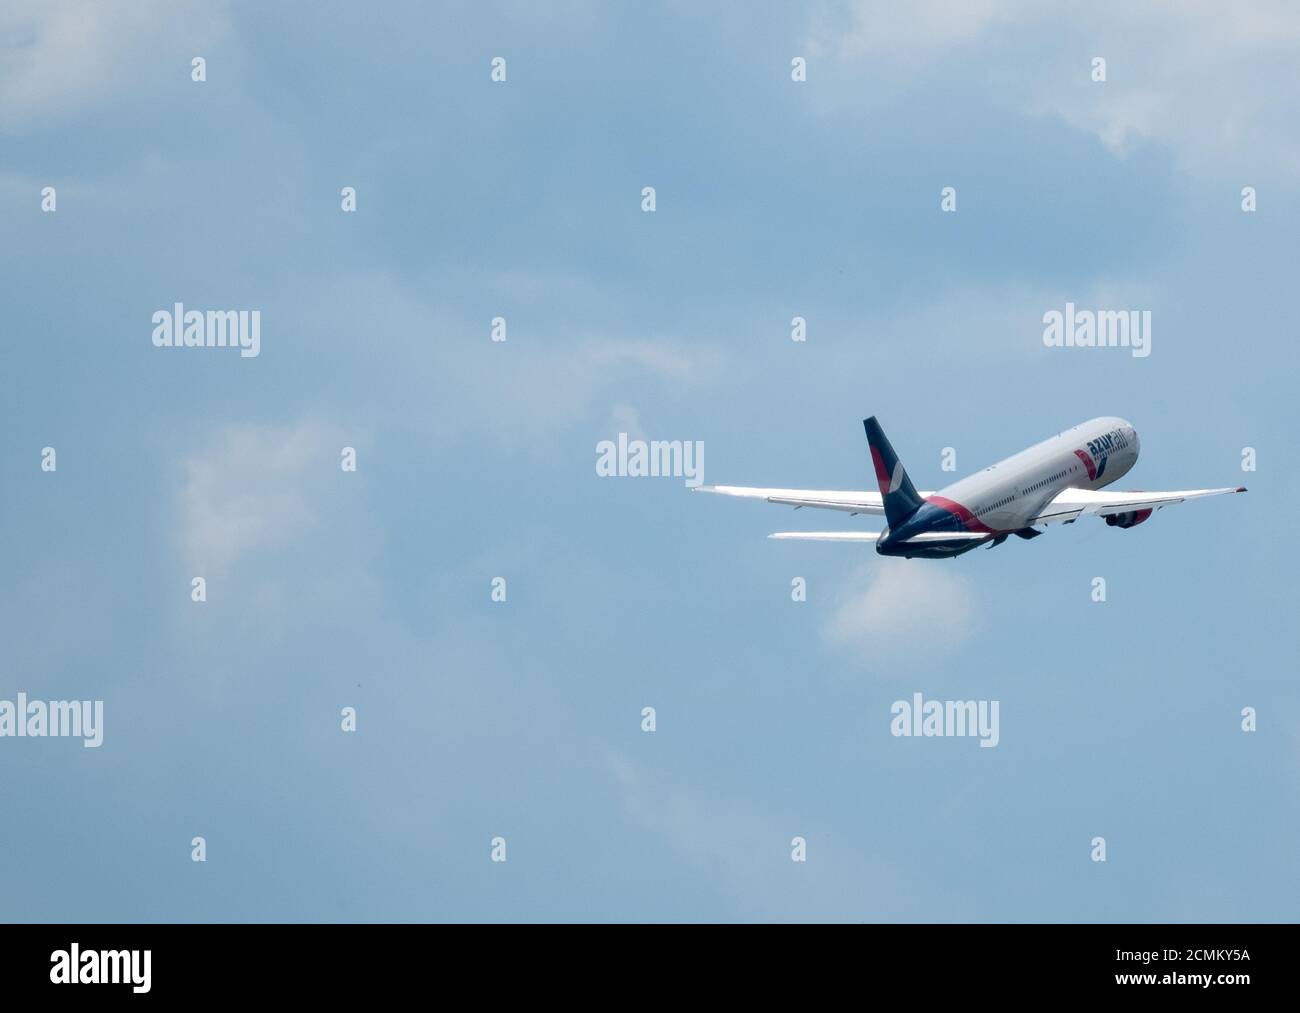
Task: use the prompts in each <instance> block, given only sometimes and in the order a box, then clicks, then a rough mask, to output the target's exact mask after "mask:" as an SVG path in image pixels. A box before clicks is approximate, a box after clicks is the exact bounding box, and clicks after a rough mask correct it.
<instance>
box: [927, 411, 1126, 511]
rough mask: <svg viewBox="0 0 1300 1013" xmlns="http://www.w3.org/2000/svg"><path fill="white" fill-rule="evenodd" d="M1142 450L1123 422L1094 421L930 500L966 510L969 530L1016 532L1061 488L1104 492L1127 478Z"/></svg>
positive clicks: (981, 472)
mask: <svg viewBox="0 0 1300 1013" xmlns="http://www.w3.org/2000/svg"><path fill="white" fill-rule="evenodd" d="M1138 449H1139V442H1138V435H1137V432H1136V430H1134V428H1133V427H1132V426H1131V425H1130V424H1129V423H1128V422H1126V421H1125V420H1124V419H1121V418H1098V419H1091V420H1090V421H1088V422H1084V423H1081V424H1080V425H1077V426H1075V427H1074V428H1073V429H1067V430H1066V431H1065V432H1063V433H1058V434H1057V435H1056V436H1053V437H1052V438H1051V439H1047V440H1044V441H1043V442H1042V443H1037V444H1035V445H1034V446H1032V447H1030V448H1029V449H1028V450H1022V451H1021V452H1020V453H1018V454H1013V455H1012V456H1011V457H1008V458H1007V459H1006V460H1004V461H999V462H998V463H997V464H994V465H990V466H989V467H987V468H985V469H984V470H983V471H980V472H976V473H975V474H974V475H969V476H967V477H966V478H963V479H962V480H961V481H959V482H954V483H953V484H952V485H950V486H948V487H947V488H944V489H940V490H939V491H938V492H936V493H935V494H934V495H932V496H930V497H929V502H931V503H936V504H939V505H942V506H944V507H945V508H946V509H950V510H954V509H956V508H964V511H959V513H968V514H969V515H970V518H973V523H972V520H971V519H965V523H966V526H967V527H975V528H976V529H978V527H984V528H988V529H989V530H991V531H995V532H1002V531H1018V530H1020V529H1021V528H1024V527H1025V526H1026V525H1027V524H1028V523H1029V520H1030V519H1031V518H1033V517H1037V516H1038V515H1039V514H1041V513H1042V512H1043V509H1044V508H1045V507H1046V506H1047V504H1048V503H1050V502H1051V501H1052V500H1053V499H1054V498H1055V497H1056V496H1057V495H1058V494H1059V493H1060V492H1061V491H1062V490H1063V489H1068V488H1074V489H1101V488H1103V487H1104V486H1107V485H1109V484H1110V483H1111V482H1114V481H1115V480H1116V479H1117V478H1120V477H1122V476H1123V475H1125V474H1126V473H1127V472H1128V471H1129V469H1130V468H1132V467H1133V465H1134V463H1136V461H1137V458H1138ZM949 504H951V506H950V505H949ZM977 526H978V527H977Z"/></svg>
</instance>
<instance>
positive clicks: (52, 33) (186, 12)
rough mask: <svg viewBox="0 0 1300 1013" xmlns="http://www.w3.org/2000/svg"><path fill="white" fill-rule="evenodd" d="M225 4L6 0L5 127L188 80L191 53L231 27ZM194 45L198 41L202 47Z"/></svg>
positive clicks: (2, 56) (0, 99) (2, 28)
mask: <svg viewBox="0 0 1300 1013" xmlns="http://www.w3.org/2000/svg"><path fill="white" fill-rule="evenodd" d="M225 7H226V5H225V3H223V2H213V3H203V2H200V0H6V2H5V3H4V4H3V5H0V127H3V128H10V129H11V128H14V127H19V126H24V125H26V124H29V123H32V122H40V121H41V120H43V119H45V118H47V117H51V116H58V115H62V114H66V113H70V112H85V111H87V110H89V109H91V108H94V107H97V106H99V105H101V104H103V103H104V102H106V101H108V100H110V99H112V98H115V97H122V96H126V95H131V94H137V93H141V94H142V93H146V92H147V91H148V90H149V89H150V88H151V87H153V86H157V85H158V84H159V82H161V81H163V80H165V75H166V74H172V75H175V76H176V78H177V80H180V81H188V80H189V64H190V59H191V58H192V57H194V56H208V55H210V54H209V53H206V52H204V51H202V50H203V48H204V47H207V46H210V45H213V44H215V43H216V42H217V41H219V40H220V39H221V38H223V37H224V36H225V34H226V32H227V31H228V28H227V22H226V17H225ZM194 47H199V48H198V49H195V48H194Z"/></svg>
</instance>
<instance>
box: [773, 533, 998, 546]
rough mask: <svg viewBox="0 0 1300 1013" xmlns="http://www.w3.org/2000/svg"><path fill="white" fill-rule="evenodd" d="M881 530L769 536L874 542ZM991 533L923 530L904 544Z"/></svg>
mask: <svg viewBox="0 0 1300 1013" xmlns="http://www.w3.org/2000/svg"><path fill="white" fill-rule="evenodd" d="M880 534H881V533H880V532H879V531H778V532H776V533H775V534H771V535H768V536H767V537H768V538H783V539H784V538H789V539H798V540H801V541H805V542H874V541H877V540H878V539H879V538H880ZM988 537H989V535H988V534H986V533H985V532H982V531H923V532H921V534H919V535H913V536H912V537H911V538H907V539H904V540H903V541H902V542H901V543H899V544H902V545H916V544H921V543H926V544H928V543H932V542H978V541H982V540H983V539H985V538H988Z"/></svg>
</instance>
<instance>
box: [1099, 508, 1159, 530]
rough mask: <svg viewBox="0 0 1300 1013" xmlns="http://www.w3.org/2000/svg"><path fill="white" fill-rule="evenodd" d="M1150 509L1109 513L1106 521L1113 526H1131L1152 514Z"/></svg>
mask: <svg viewBox="0 0 1300 1013" xmlns="http://www.w3.org/2000/svg"><path fill="white" fill-rule="evenodd" d="M1151 513H1152V512H1151V511H1150V510H1129V511H1128V512H1127V513H1122V514H1107V515H1106V523H1107V524H1109V525H1110V526H1111V527H1112V528H1131V527H1135V526H1137V525H1138V524H1141V523H1142V522H1143V521H1144V520H1146V519H1147V518H1148V517H1150V516H1151Z"/></svg>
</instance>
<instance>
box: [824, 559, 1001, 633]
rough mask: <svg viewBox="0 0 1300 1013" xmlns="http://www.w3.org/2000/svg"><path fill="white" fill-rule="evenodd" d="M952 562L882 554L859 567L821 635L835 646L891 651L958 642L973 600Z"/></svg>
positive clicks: (969, 621)
mask: <svg viewBox="0 0 1300 1013" xmlns="http://www.w3.org/2000/svg"><path fill="white" fill-rule="evenodd" d="M976 551H979V550H976ZM953 565H954V561H953V560H943V559H881V560H879V561H878V562H876V563H875V564H874V565H873V566H872V567H871V569H870V570H860V571H858V572H857V573H856V574H855V576H854V578H853V585H854V586H853V589H852V590H850V591H849V592H848V593H847V594H846V595H845V597H844V599H843V601H842V603H841V604H840V605H839V607H838V608H837V609H836V610H835V613H834V615H833V616H832V617H831V618H830V620H829V621H828V622H827V623H826V625H825V627H824V629H823V631H822V632H823V635H824V636H825V638H826V640H827V641H828V642H829V643H831V644H833V645H835V646H838V647H847V648H852V649H854V650H855V651H858V650H860V651H882V650H883V651H886V652H889V653H891V654H892V653H898V652H903V653H907V654H920V653H930V652H934V651H936V650H946V649H951V648H953V647H955V646H957V645H958V644H959V643H961V642H962V641H963V640H965V639H966V638H967V637H968V636H969V635H970V633H971V630H972V629H973V627H974V620H975V603H974V592H973V589H972V587H971V584H970V581H969V579H968V578H966V577H963V576H961V575H960V574H958V573H956V572H954V571H953V570H951V569H948V567H951V566H953ZM864 581H865V586H863V582H864Z"/></svg>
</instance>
